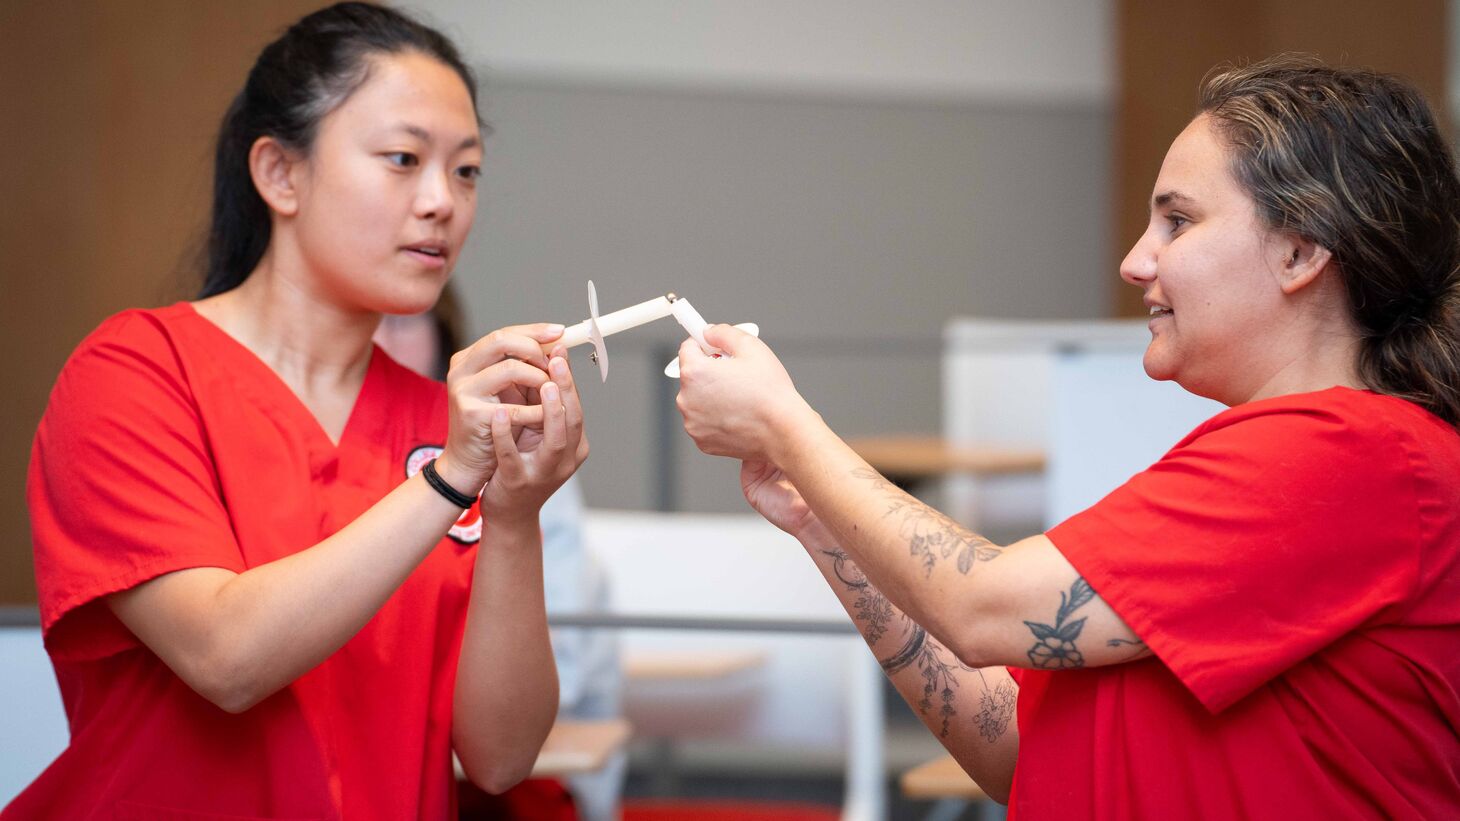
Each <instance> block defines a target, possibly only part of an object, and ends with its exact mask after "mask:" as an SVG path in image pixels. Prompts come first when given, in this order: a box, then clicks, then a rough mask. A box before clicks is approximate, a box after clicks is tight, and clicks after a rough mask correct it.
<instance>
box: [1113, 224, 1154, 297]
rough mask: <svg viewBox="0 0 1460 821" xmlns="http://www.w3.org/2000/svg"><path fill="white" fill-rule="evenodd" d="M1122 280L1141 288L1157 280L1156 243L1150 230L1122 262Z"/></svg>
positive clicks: (1132, 247) (1137, 241)
mask: <svg viewBox="0 0 1460 821" xmlns="http://www.w3.org/2000/svg"><path fill="white" fill-rule="evenodd" d="M1120 278H1121V279H1123V280H1125V281H1126V282H1128V283H1130V284H1131V285H1135V286H1137V287H1139V288H1144V287H1146V286H1147V285H1149V284H1151V282H1153V281H1154V280H1155V279H1156V242H1155V238H1154V237H1152V236H1151V231H1150V230H1149V229H1148V230H1147V231H1146V233H1144V234H1142V235H1141V238H1140V239H1138V240H1136V244H1135V245H1132V246H1131V249H1130V251H1129V252H1128V253H1127V254H1126V255H1125V259H1123V260H1121V263H1120Z"/></svg>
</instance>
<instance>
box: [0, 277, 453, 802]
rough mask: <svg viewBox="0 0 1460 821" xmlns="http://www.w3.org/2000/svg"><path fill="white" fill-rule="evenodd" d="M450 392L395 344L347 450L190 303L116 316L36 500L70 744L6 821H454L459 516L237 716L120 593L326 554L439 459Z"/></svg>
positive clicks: (53, 439)
mask: <svg viewBox="0 0 1460 821" xmlns="http://www.w3.org/2000/svg"><path fill="white" fill-rule="evenodd" d="M446 420H447V411H446V397H445V390H444V388H443V386H442V385H440V384H439V383H435V382H432V381H430V380H427V379H424V378H422V377H420V376H417V375H416V374H414V373H411V372H410V371H408V370H406V369H405V368H403V367H401V366H399V365H397V364H396V363H394V362H393V361H391V360H390V359H389V358H388V357H387V356H385V355H384V354H383V353H381V352H380V351H379V350H378V349H377V350H376V351H375V353H374V355H373V356H372V358H371V360H370V364H369V368H368V371H367V373H366V376H365V381H364V385H363V387H362V388H361V390H360V396H359V399H358V400H357V401H356V404H355V408H354V411H353V412H352V414H351V416H350V419H349V422H348V424H347V426H346V427H345V430H344V433H343V435H342V436H341V438H340V441H339V443H338V444H335V443H332V442H331V441H330V440H329V438H328V437H327V436H326V434H325V432H324V430H323V429H322V428H320V426H319V424H318V423H317V422H316V421H315V419H314V417H313V416H312V415H311V414H310V412H309V411H308V409H306V408H305V407H304V405H303V404H301V403H300V401H299V400H298V398H296V397H295V395H294V394H293V393H292V392H291V391H290V390H289V388H288V387H287V386H286V385H285V384H284V383H283V382H282V381H281V380H280V379H279V377H278V376H277V375H275V374H274V372H273V371H271V370H270V369H269V368H268V367H267V366H266V365H265V364H264V363H263V362H262V361H261V360H259V359H258V358H257V357H256V356H254V355H253V354H252V353H251V352H250V351H249V350H248V349H246V348H244V347H243V346H242V345H240V344H239V343H238V342H237V341H235V340H234V339H233V338H231V337H229V336H228V335H227V334H225V333H223V331H222V330H221V329H219V328H218V327H217V326H215V325H213V324H212V323H211V322H209V321H208V320H206V319H204V318H203V317H201V316H200V315H199V314H198V313H197V312H196V311H194V310H193V308H192V306H191V305H188V304H186V303H182V304H178V305H173V306H171V307H168V308H163V309H160V310H153V311H128V312H125V313H122V314H119V315H117V316H115V317H112V318H111V319H109V320H107V321H106V322H105V323H103V324H102V326H101V327H100V328H98V329H97V330H96V331H95V332H94V333H92V334H91V336H89V337H88V338H87V339H86V340H85V341H83V342H82V344H81V346H80V347H79V348H78V349H77V350H76V352H75V353H74V354H73V355H72V357H71V359H70V360H69V361H68V362H67V364H66V366H65V368H64V369H63V371H62V373H61V375H60V377H59V379H58V381H57V383H56V386H55V389H54V391H53V393H52V395H51V400H50V404H49V406H48V408H47V410H46V414H45V417H44V419H43V420H42V421H41V425H40V429H39V431H38V433H37V434H36V439H35V446H34V451H33V453H32V458H31V465H30V475H29V485H28V488H27V495H28V500H29V505H30V514H31V523H32V529H33V534H34V541H35V558H36V579H37V585H38V588H39V593H40V610H41V622H42V629H43V630H44V634H45V640H46V646H47V649H48V650H49V652H50V654H51V658H52V660H53V662H54V664H55V668H56V677H57V679H58V681H59V683H60V686H61V695H62V699H63V701H64V703H65V707H66V713H67V716H68V718H69V721H70V728H71V744H70V746H69V747H68V748H67V749H66V751H65V752H64V753H62V754H61V756H60V758H58V759H57V760H56V761H55V763H54V764H52V765H51V766H50V768H49V769H47V770H46V771H45V772H44V773H43V774H42V775H41V776H40V777H39V778H38V779H37V780H36V781H35V783H33V784H32V785H31V786H30V787H29V788H28V789H27V790H26V791H25V792H23V793H22V794H21V795H20V796H19V797H18V798H17V799H16V800H15V801H14V802H13V803H12V804H11V805H10V806H9V807H8V808H7V809H6V810H5V812H4V813H3V815H4V818H5V819H7V821H8V819H11V818H16V819H19V818H47V819H69V818H118V819H123V818H146V819H163V818H166V819H174V818H176V819H183V818H186V819H207V818H224V817H226V818H229V819H240V818H289V819H306V818H309V819H314V818H330V819H334V818H347V819H351V821H354V819H401V818H434V819H445V818H448V817H453V816H454V810H455V804H454V802H455V797H454V787H453V785H454V779H453V774H452V761H451V742H450V735H451V703H452V688H453V686H454V683H455V678H456V663H457V653H458V649H459V647H460V644H461V639H462V633H463V630H464V627H465V615H466V606H467V596H468V590H469V588H470V585H471V576H472V569H473V561H474V557H475V554H476V542H477V540H478V539H479V538H480V534H481V522H480V518H479V517H478V516H476V513H475V510H473V511H468V512H467V513H466V514H464V515H463V517H462V520H461V521H460V522H458V526H457V527H456V528H453V531H452V536H450V537H446V538H443V539H442V540H441V542H440V544H438V545H437V546H436V547H435V549H433V550H432V551H431V552H430V554H429V555H427V557H426V559H425V560H424V561H423V562H422V563H421V564H420V565H419V566H418V567H417V568H416V569H415V570H414V571H413V572H412V573H411V575H410V576H409V577H408V578H407V579H406V581H405V582H404V584H402V585H401V587H400V588H399V589H398V590H397V591H396V592H395V593H394V594H393V595H392V596H391V597H390V599H389V600H388V601H387V602H386V603H385V605H384V606H383V607H382V608H381V609H380V611H379V612H378V613H377V614H376V615H375V616H374V617H373V618H372V619H371V620H370V621H369V623H368V624H366V625H365V627H364V628H363V629H361V631H360V632H359V633H358V634H357V635H356V636H355V637H354V638H352V639H350V641H349V642H348V643H346V644H345V646H344V647H342V648H341V649H340V650H338V651H337V652H336V653H334V654H333V655H331V656H330V657H329V658H328V659H326V660H325V661H324V662H323V663H321V664H320V665H319V666H318V667H316V668H315V669H313V670H311V671H309V672H308V673H306V674H304V675H303V676H301V677H300V678H299V679H298V680H297V681H295V682H294V683H292V684H290V685H289V686H288V687H286V688H284V689H283V690H281V691H279V692H278V693H276V694H274V695H273V696H270V697H269V698H267V699H265V700H264V701H263V702H261V703H260V704H258V705H257V706H255V707H253V708H251V709H249V710H247V711H245V712H243V713H242V714H238V715H231V714H229V713H226V712H224V711H223V710H221V709H219V708H218V707H216V706H214V705H213V704H212V703H210V702H208V701H207V700H205V699H204V698H202V697H201V696H199V695H198V694H197V693H195V692H194V691H193V690H192V689H190V688H189V687H188V686H187V685H186V684H185V683H183V681H182V679H180V678H178V676H177V675H175V674H174V673H173V672H172V670H170V669H169V668H168V667H167V666H166V665H164V664H163V663H162V661H161V660H159V659H158V657H157V656H156V655H154V654H153V653H152V651H151V650H149V649H148V648H147V647H145V646H144V645H143V644H141V643H140V642H139V641H138V639H137V638H136V637H135V636H134V635H132V633H131V632H130V631H128V630H127V629H126V627H125V626H124V625H123V624H122V623H121V622H120V621H119V620H118V619H117V618H116V617H115V616H114V615H112V613H111V611H110V610H109V609H108V607H107V606H106V604H105V602H103V601H102V597H104V596H106V595H107V594H109V593H114V592H117V591H120V590H126V589H128V588H131V587H134V586H136V585H137V584H140V583H142V582H144V581H147V580H148V579H152V578H154V577H156V576H158V575H161V574H163V573H168V572H171V571H175V570H181V569H184V568H191V567H222V568H227V569H229V570H233V571H236V572H242V571H244V570H247V569H248V568H251V567H255V566H258V565H261V564H265V563H267V562H271V561H274V560H276V559H279V558H282V557H284V556H288V555H290V554H292V553H295V552H298V551H300V550H303V549H305V548H308V547H310V546H311V545H314V544H316V543H318V542H320V541H321V540H323V539H324V538H326V537H327V536H329V535H330V534H332V533H334V532H336V531H337V530H339V529H340V528H341V527H343V526H344V525H346V524H347V523H349V522H350V521H351V520H353V519H355V518H356V517H357V516H359V515H360V514H361V513H362V512H364V511H365V510H366V509H367V508H368V507H370V506H371V505H372V504H374V503H375V502H376V501H378V500H379V499H380V498H381V497H382V496H384V495H385V494H386V493H387V492H389V491H390V490H391V489H392V488H393V487H395V486H396V485H397V484H399V483H400V482H401V481H402V480H404V479H405V478H406V477H407V475H408V472H410V471H413V470H416V469H419V464H420V463H421V462H422V461H424V459H425V458H427V457H428V456H429V455H431V454H432V453H433V452H434V451H435V450H436V449H439V447H440V446H441V444H442V443H443V442H444V441H445V437H446Z"/></svg>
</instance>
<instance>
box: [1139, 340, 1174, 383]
mask: <svg viewBox="0 0 1460 821" xmlns="http://www.w3.org/2000/svg"><path fill="white" fill-rule="evenodd" d="M1154 348H1155V346H1154V345H1152V346H1151V347H1148V348H1146V355H1145V356H1144V357H1142V358H1141V367H1143V368H1145V370H1146V376H1149V377H1151V378H1152V379H1154V380H1156V381H1157V382H1170V381H1173V380H1175V379H1176V366H1175V364H1174V363H1173V362H1171V360H1170V358H1169V357H1165V356H1162V355H1161V353H1160V352H1159V351H1156V350H1154Z"/></svg>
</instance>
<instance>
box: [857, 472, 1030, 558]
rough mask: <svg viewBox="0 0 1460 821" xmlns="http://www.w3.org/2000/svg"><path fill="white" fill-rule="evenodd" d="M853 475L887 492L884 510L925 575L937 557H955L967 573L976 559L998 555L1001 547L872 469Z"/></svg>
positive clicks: (876, 488)
mask: <svg viewBox="0 0 1460 821" xmlns="http://www.w3.org/2000/svg"><path fill="white" fill-rule="evenodd" d="M852 475H853V476H856V477H857V478H859V479H866V480H868V481H869V482H871V483H872V489H873V490H876V491H884V492H886V493H887V495H888V497H889V498H888V506H887V512H886V513H885V514H883V515H885V516H892V517H896V518H897V519H899V520H900V521H899V523H898V533H899V534H900V535H901V537H902V538H904V539H906V540H907V545H908V553H909V554H910V555H911V556H912V557H913V558H914V559H916V560H917V561H918V563H919V564H921V565H922V567H923V574H924V576H925V577H931V576H932V575H933V568H934V567H935V566H937V564H938V562H939V561H940V560H947V559H949V558H955V557H956V558H955V563H956V565H957V567H958V572H959V573H963V574H967V573H968V571H969V570H972V569H973V565H974V564H975V563H977V562H990V561H993V560H994V559H997V558H998V557H999V555H1000V554H1002V553H1003V550H1002V549H1001V548H999V547H998V546H996V545H995V544H994V543H993V542H990V541H989V540H988V539H985V538H984V537H982V536H980V535H978V534H977V533H974V532H972V531H970V530H968V529H967V528H965V527H963V526H961V525H959V524H958V523H957V522H955V521H953V520H952V519H950V518H948V517H947V516H945V515H944V514H942V513H939V512H938V511H936V510H934V509H933V508H931V507H928V506H927V505H925V504H923V503H922V502H919V501H918V500H916V499H914V498H913V497H911V496H909V495H908V494H906V493H904V492H903V491H901V490H899V489H897V488H896V487H895V486H894V485H893V484H892V483H891V482H888V481H887V480H886V479H885V478H883V476H882V475H881V474H879V473H878V472H877V471H875V470H869V469H867V468H857V469H856V470H854V471H852Z"/></svg>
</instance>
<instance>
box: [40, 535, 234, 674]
mask: <svg viewBox="0 0 1460 821" xmlns="http://www.w3.org/2000/svg"><path fill="white" fill-rule="evenodd" d="M198 567H217V568H221V569H223V570H229V571H232V572H234V573H242V572H244V570H246V569H247V568H245V567H244V566H243V562H242V561H241V560H237V559H235V560H233V561H227V560H224V559H221V558H219V557H217V556H202V555H196V556H176V555H173V556H166V557H163V558H160V559H158V560H156V561H152V562H148V563H145V564H141V565H138V566H136V567H133V568H129V569H128V570H127V571H126V572H125V573H119V574H117V575H115V576H111V577H109V578H105V579H93V580H91V581H92V582H93V583H92V584H90V585H88V587H87V588H86V589H85V590H78V591H76V592H73V593H68V594H66V595H64V596H61V597H60V598H59V599H58V600H57V601H55V602H53V603H42V605H41V608H40V609H41V636H42V638H43V639H44V640H45V642H46V647H47V649H50V650H51V651H52V653H53V654H55V653H56V652H57V651H59V650H60V648H58V647H55V646H54V645H53V643H52V629H53V628H55V627H56V625H58V624H60V623H61V621H62V620H63V619H65V618H66V617H67V616H69V615H71V614H73V613H75V612H77V611H78V610H80V609H82V608H84V607H86V606H87V605H90V604H93V603H100V602H101V600H102V599H104V598H106V597H107V596H110V595H111V594H113V593H120V592H122V591H124V590H131V589H132V588H134V587H136V586H138V585H140V584H143V583H144V582H149V581H152V580H153V579H155V578H158V577H159V576H165V575H167V574H168V573H174V572H177V571H179V570H192V569H194V568H198ZM119 623H120V620H119ZM123 629H124V630H125V625H123ZM127 632H128V633H129V634H130V631H127ZM139 643H140V642H139ZM112 652H116V651H115V650H113V651H112ZM110 654H111V653H105V654H101V655H110ZM66 655H69V654H66Z"/></svg>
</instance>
